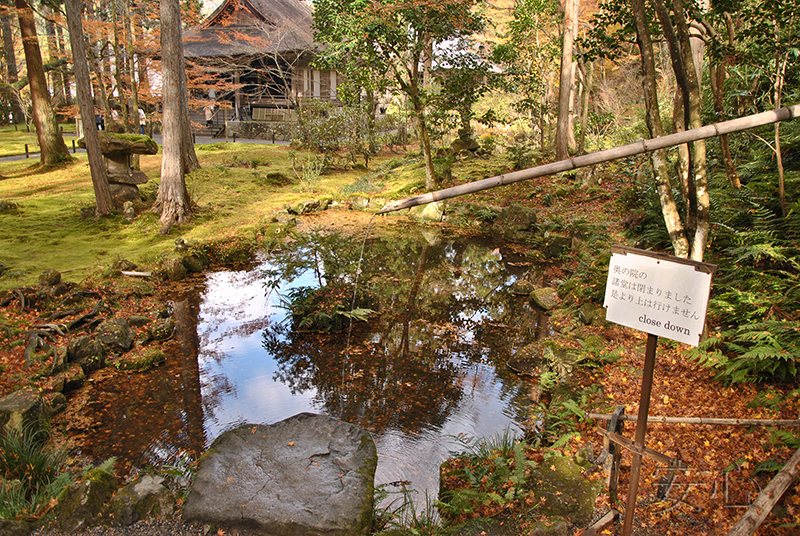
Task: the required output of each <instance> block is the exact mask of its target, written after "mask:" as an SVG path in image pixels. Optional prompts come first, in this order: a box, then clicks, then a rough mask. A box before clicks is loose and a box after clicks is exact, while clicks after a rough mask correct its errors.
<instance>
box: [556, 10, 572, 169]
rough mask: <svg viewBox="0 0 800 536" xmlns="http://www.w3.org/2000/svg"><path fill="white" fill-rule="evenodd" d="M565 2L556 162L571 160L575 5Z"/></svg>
mask: <svg viewBox="0 0 800 536" xmlns="http://www.w3.org/2000/svg"><path fill="white" fill-rule="evenodd" d="M576 2H577V0H564V27H563V28H564V29H563V39H562V43H561V78H560V83H559V86H558V119H557V121H556V143H555V145H556V160H564V159H566V158H569V124H570V123H569V108H570V106H569V105H570V94H571V93H572V80H573V74H572V56H573V54H572V52H573V50H572V49H573V43H574V39H573V27H574V25H575V22H574V18H575V16H576V13H575V11H576V10H575V3H576Z"/></svg>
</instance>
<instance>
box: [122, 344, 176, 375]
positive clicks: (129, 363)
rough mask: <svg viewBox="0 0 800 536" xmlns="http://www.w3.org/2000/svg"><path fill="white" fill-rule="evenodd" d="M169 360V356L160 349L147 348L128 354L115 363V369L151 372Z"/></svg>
mask: <svg viewBox="0 0 800 536" xmlns="http://www.w3.org/2000/svg"><path fill="white" fill-rule="evenodd" d="M166 360H167V354H165V353H164V351H163V350H161V349H160V348H147V349H144V350H138V351H133V352H128V353H127V354H125V355H124V356H122V357H120V358H119V359H117V360H116V361H114V367H116V368H117V369H119V370H129V371H134V372H143V371H145V370H150V369H151V368H153V367H156V366H158V365H160V364H161V363H163V362H164V361H166Z"/></svg>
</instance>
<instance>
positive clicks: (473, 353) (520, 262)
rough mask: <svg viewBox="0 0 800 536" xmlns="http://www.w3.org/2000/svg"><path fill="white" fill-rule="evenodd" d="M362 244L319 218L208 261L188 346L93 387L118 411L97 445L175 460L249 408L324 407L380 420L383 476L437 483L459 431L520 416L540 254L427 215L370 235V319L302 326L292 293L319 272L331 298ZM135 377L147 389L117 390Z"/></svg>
mask: <svg viewBox="0 0 800 536" xmlns="http://www.w3.org/2000/svg"><path fill="white" fill-rule="evenodd" d="M361 248H362V243H361V240H360V239H349V238H345V237H342V236H338V235H335V236H323V235H321V234H311V235H310V236H308V237H307V238H304V239H298V240H297V241H295V242H292V243H290V244H288V245H285V246H282V248H281V249H279V250H274V251H271V252H268V253H264V254H262V255H260V256H259V259H258V260H257V262H255V263H254V265H253V266H252V267H250V268H249V269H247V270H235V271H220V272H216V273H211V274H208V275H207V276H206V278H205V281H204V283H203V284H202V286H201V288H198V289H197V290H196V291H195V292H192V293H190V294H189V295H185V296H181V297H179V298H178V299H176V300H175V301H174V313H175V318H176V320H177V323H178V330H177V333H176V337H175V345H176V348H177V353H178V354H180V356H181V359H179V360H174V359H172V360H170V361H168V363H167V365H166V366H165V367H162V368H160V369H157V370H156V371H153V372H150V373H147V374H143V375H133V374H132V375H130V376H129V377H128V378H125V379H124V385H120V386H119V388H118V390H117V391H116V393H114V391H115V390H114V389H113V388H112V389H109V390H108V391H107V392H104V393H99V392H98V393H94V394H93V395H92V396H93V397H94V398H93V399H92V402H91V404H92V405H95V406H96V407H95V410H96V411H98V412H101V413H102V412H104V411H105V412H107V413H106V417H107V418H106V419H103V420H104V421H105V422H104V430H102V431H101V430H96V431H95V447H94V452H93V453H94V454H95V455H98V456H109V455H116V456H119V457H120V458H122V459H123V460H128V461H129V462H130V463H132V464H133V465H138V466H141V465H143V464H146V463H164V462H169V461H171V460H174V458H175V456H176V455H177V454H179V453H182V452H190V453H192V454H196V453H198V452H202V450H203V449H204V448H207V447H208V446H209V445H210V444H211V442H212V441H213V440H214V439H215V438H217V437H218V436H219V435H220V434H221V433H222V432H224V431H225V430H228V429H230V428H232V427H235V426H238V425H240V424H243V423H260V424H271V423H275V422H278V421H281V420H283V419H286V418H288V417H290V416H292V415H295V414H297V413H300V412H314V413H324V414H328V415H332V416H334V417H337V418H339V419H342V420H345V421H347V422H351V423H355V424H358V425H360V426H362V427H364V428H365V429H367V430H369V431H370V432H371V433H372V435H373V437H374V439H375V442H376V446H377V449H378V457H379V462H378V469H377V473H376V479H375V481H376V484H388V483H392V482H398V481H402V482H407V483H408V482H410V485H409V487H410V488H412V489H416V490H417V491H419V492H421V493H423V494H424V493H425V492H427V493H428V494H431V495H433V496H435V494H436V492H437V489H438V466H439V464H440V463H441V462H442V461H443V460H444V459H445V458H446V457H447V454H448V451H451V450H454V449H457V448H458V447H459V444H458V442H456V441H455V439H454V438H455V437H457V436H468V437H479V436H492V435H497V434H502V433H503V432H504V431H505V430H507V429H509V430H510V431H511V432H512V433H514V432H519V424H518V423H520V422H522V421H523V420H524V419H525V413H526V405H527V403H528V399H529V389H530V384H528V383H526V382H525V381H522V380H520V379H519V378H518V377H517V376H516V375H515V374H514V373H512V372H511V371H510V370H508V368H507V367H506V361H507V360H508V359H509V358H510V357H511V356H512V355H513V354H514V352H515V351H516V350H517V349H519V348H520V347H522V346H524V345H526V344H529V343H530V342H532V341H533V340H534V339H535V338H537V335H539V334H540V333H539V332H540V331H541V330H542V329H546V325H545V324H544V322H543V321H542V318H543V317H542V315H541V313H540V312H539V311H536V310H534V309H532V308H531V306H530V304H529V301H528V299H527V297H521V296H516V295H514V294H513V293H512V292H511V285H512V284H513V283H514V282H515V281H516V280H517V279H518V278H520V277H527V278H530V277H531V274H533V273H535V271H536V267H535V266H534V265H532V264H531V263H530V262H529V261H528V260H526V259H525V258H524V257H521V256H519V255H516V254H514V253H513V252H511V251H510V250H509V251H506V250H505V249H504V247H503V246H498V245H497V244H493V243H492V242H491V241H490V240H489V239H487V238H485V237H483V238H482V237H465V236H455V235H453V236H449V235H447V234H443V233H442V232H441V231H440V230H430V229H424V228H416V227H412V228H408V229H404V230H403V233H402V234H401V235H400V234H399V235H397V236H389V237H386V236H383V237H372V238H370V239H369V240H368V241H367V242H366V247H365V248H364V257H363V262H362V264H361V271H360V275H359V277H358V288H359V289H360V290H363V292H364V293H365V295H366V294H369V296H371V298H370V299H371V301H370V302H369V303H368V304H367V303H366V302H364V303H357V304H356V306H357V307H359V306H365V305H369V307H370V308H371V309H373V310H375V311H377V312H376V313H375V314H374V315H372V317H371V321H370V322H369V323H368V324H367V323H365V322H359V321H355V322H354V323H353V326H352V330H351V331H350V330H348V329H347V327H345V329H344V330H342V331H339V332H332V333H326V332H320V331H310V330H305V329H299V327H298V325H297V324H298V321H297V320H293V318H292V315H291V314H290V313H289V311H288V310H287V308H286V307H287V300H289V299H290V297H291V296H295V297H296V296H298V295H300V294H301V293H302V292H310V291H311V290H310V289H315V288H319V287H320V286H325V287H326V288H328V289H332V290H331V293H330V295H331V298H330V299H331V300H332V299H334V298H335V296H336V291H335V289H336V288H339V287H337V285H346V284H352V282H353V279H354V277H355V273H356V266H358V259H359V254H360V251H361ZM298 289H305V290H298ZM359 300H366V298H363V297H362V296H361V295H359ZM346 301H347V302H348V307H347V309H349V301H350V298H347V299H346ZM343 324H345V325H349V322H347V321H345V322H343ZM133 390H135V391H138V392H139V393H140V394H139V395H138V396H137V397H136V398H137V399H138V402H136V401H135V400H131V399H130V398H126V397H124V396H120V392H127V393H128V394H130V393H131V392H132V391H133ZM109 420H114V421H117V423H122V424H121V425H116V426H108V423H109Z"/></svg>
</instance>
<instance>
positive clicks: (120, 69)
mask: <svg viewBox="0 0 800 536" xmlns="http://www.w3.org/2000/svg"><path fill="white" fill-rule="evenodd" d="M111 23H112V24H113V25H114V80H116V82H117V95H118V96H119V109H120V119H121V120H122V124H123V125H124V126H125V132H130V131H131V118H130V110H128V88H127V87H125V81H124V80H123V79H122V74H123V73H124V72H125V68H126V67H125V65H126V58H125V55H124V54H123V53H122V45H120V44H119V25H118V24H117V2H116V0H111Z"/></svg>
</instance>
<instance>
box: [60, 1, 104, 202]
mask: <svg viewBox="0 0 800 536" xmlns="http://www.w3.org/2000/svg"><path fill="white" fill-rule="evenodd" d="M80 1H81V0H64V9H65V10H66V14H67V25H68V27H69V38H70V45H71V46H72V64H73V66H74V69H75V89H76V92H77V97H78V106H79V108H80V111H81V117H83V118H85V120H84V121H83V132H84V134H83V139H84V141H85V143H86V153H87V155H88V157H89V170H90V171H91V173H92V185H93V186H94V197H95V199H96V200H97V214H108V213H109V212H111V210H112V209H113V206H112V204H111V192H110V191H109V188H108V177H107V176H106V167H105V165H104V164H103V155H102V154H101V152H100V142H99V140H98V138H97V125H96V124H95V121H94V102H93V101H92V91H91V82H90V80H89V66H88V64H87V63H86V50H85V47H84V41H83V40H84V36H83V23H82V22H81V8H80Z"/></svg>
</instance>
